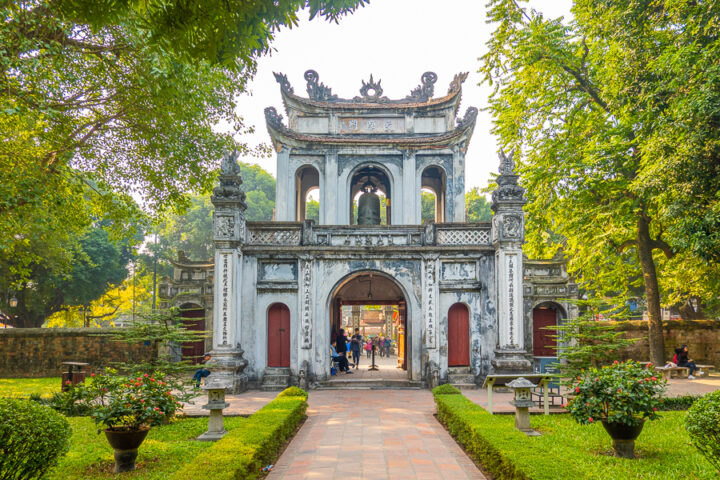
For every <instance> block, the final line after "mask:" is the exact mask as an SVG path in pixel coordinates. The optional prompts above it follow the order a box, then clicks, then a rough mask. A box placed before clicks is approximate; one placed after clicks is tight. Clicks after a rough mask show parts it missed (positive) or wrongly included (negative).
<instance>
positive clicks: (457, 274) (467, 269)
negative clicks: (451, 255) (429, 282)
mask: <svg viewBox="0 0 720 480" xmlns="http://www.w3.org/2000/svg"><path fill="white" fill-rule="evenodd" d="M441 278H442V280H443V281H474V280H477V265H476V263H475V262H443V263H442V276H441Z"/></svg>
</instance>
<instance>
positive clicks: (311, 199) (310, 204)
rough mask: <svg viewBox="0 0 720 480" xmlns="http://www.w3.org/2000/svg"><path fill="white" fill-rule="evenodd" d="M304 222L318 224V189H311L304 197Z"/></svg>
mask: <svg viewBox="0 0 720 480" xmlns="http://www.w3.org/2000/svg"><path fill="white" fill-rule="evenodd" d="M305 220H315V223H320V188H315V187H313V188H311V189H310V190H308V192H307V194H306V195H305Z"/></svg>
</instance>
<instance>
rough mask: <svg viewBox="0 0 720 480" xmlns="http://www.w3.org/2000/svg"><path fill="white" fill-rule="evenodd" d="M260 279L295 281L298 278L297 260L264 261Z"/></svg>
mask: <svg viewBox="0 0 720 480" xmlns="http://www.w3.org/2000/svg"><path fill="white" fill-rule="evenodd" d="M258 277H259V278H258V280H260V281H265V282H294V281H296V280H297V263H296V262H282V263H279V262H262V263H261V264H260V268H258Z"/></svg>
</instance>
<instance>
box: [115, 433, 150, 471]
mask: <svg viewBox="0 0 720 480" xmlns="http://www.w3.org/2000/svg"><path fill="white" fill-rule="evenodd" d="M149 431H150V427H142V428H139V429H137V430H111V429H109V428H107V429H105V430H103V432H105V437H106V438H107V439H108V443H110V446H111V447H112V448H113V449H115V473H121V472H129V471H132V470H135V459H136V458H137V455H138V447H139V446H140V444H142V442H143V440H145V437H147V434H148V432H149Z"/></svg>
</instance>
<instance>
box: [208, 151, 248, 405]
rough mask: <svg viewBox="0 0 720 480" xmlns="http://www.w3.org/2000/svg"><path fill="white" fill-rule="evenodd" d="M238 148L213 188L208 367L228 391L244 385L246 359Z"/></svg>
mask: <svg viewBox="0 0 720 480" xmlns="http://www.w3.org/2000/svg"><path fill="white" fill-rule="evenodd" d="M237 156H238V154H237V152H233V153H232V154H226V155H225V156H224V158H223V161H222V167H221V170H220V185H219V186H217V187H215V189H213V194H212V197H211V201H212V203H213V205H215V212H214V213H213V243H214V244H215V287H214V293H215V295H214V296H215V305H214V308H213V350H212V360H211V363H212V366H211V368H210V371H211V372H212V373H211V375H212V376H213V377H214V378H213V383H216V382H222V383H223V384H226V385H229V386H228V392H229V393H240V392H242V391H245V390H246V389H247V375H246V374H245V373H243V370H244V368H245V366H247V360H245V359H244V358H243V357H242V355H243V351H242V349H241V348H240V342H241V338H240V331H241V329H240V321H241V319H242V312H241V303H242V302H241V299H242V285H241V279H242V265H243V254H242V244H243V241H244V239H245V228H246V227H245V210H246V209H247V205H246V203H245V193H243V191H242V190H241V189H240V185H241V184H242V179H241V178H240V167H239V166H238V164H237Z"/></svg>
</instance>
